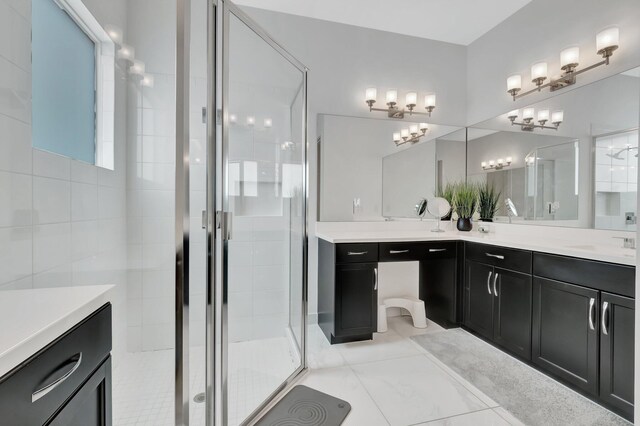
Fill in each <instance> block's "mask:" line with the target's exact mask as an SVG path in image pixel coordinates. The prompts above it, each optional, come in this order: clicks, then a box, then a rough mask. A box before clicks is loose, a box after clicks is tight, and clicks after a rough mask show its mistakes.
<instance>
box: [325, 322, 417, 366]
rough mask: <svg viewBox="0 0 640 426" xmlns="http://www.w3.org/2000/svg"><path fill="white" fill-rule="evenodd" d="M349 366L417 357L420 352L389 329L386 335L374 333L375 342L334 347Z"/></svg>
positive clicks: (367, 341) (368, 341) (369, 341)
mask: <svg viewBox="0 0 640 426" xmlns="http://www.w3.org/2000/svg"><path fill="white" fill-rule="evenodd" d="M334 346H336V347H337V348H338V350H339V351H340V354H341V355H342V357H343V358H344V359H345V361H346V362H347V364H351V365H354V364H361V363H364V362H373V361H382V360H385V359H393V358H402V357H408V356H411V355H417V354H419V353H420V351H419V350H418V349H417V348H416V346H415V345H413V344H412V343H411V342H410V341H409V340H408V339H405V338H404V337H402V336H401V335H399V334H398V333H396V332H395V331H393V330H391V329H389V330H388V331H387V332H385V333H374V334H373V340H365V341H362V342H353V343H344V344H341V345H334Z"/></svg>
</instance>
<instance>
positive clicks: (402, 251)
mask: <svg viewBox="0 0 640 426" xmlns="http://www.w3.org/2000/svg"><path fill="white" fill-rule="evenodd" d="M400 253H409V250H389V254H400Z"/></svg>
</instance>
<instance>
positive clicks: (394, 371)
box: [351, 355, 488, 425]
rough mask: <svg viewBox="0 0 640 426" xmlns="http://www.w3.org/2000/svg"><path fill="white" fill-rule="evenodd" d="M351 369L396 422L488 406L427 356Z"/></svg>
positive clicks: (384, 412)
mask: <svg viewBox="0 0 640 426" xmlns="http://www.w3.org/2000/svg"><path fill="white" fill-rule="evenodd" d="M351 368H352V369H353V371H354V372H355V373H356V375H357V376H358V378H359V379H360V381H361V382H362V384H363V385H364V387H365V388H366V389H367V391H368V392H369V394H370V395H371V396H372V398H373V400H374V401H375V402H376V404H377V405H378V407H379V408H380V410H381V411H382V413H383V414H384V416H385V417H386V419H387V420H388V421H389V422H390V423H391V424H392V425H411V424H416V423H419V422H427V421H431V420H436V419H443V418H446V417H450V416H455V415H459V414H464V413H469V412H472V411H478V410H482V409H485V408H488V407H487V406H486V405H485V404H483V403H482V402H481V401H480V400H479V399H478V398H477V397H476V396H474V395H473V394H472V393H471V392H469V391H468V390H467V389H466V388H465V387H464V386H462V385H461V384H460V383H459V382H458V381H456V380H455V379H454V378H453V377H451V376H449V375H448V374H447V373H445V372H444V371H443V370H442V369H441V368H440V367H438V366H437V365H435V364H434V363H433V362H431V361H430V360H429V359H427V358H426V357H425V356H423V355H419V356H414V357H410V358H402V359H392V360H386V361H380V362H372V363H367V364H359V365H353V366H352V367H351Z"/></svg>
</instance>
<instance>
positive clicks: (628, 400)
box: [600, 292, 635, 418]
mask: <svg viewBox="0 0 640 426" xmlns="http://www.w3.org/2000/svg"><path fill="white" fill-rule="evenodd" d="M600 301H601V306H602V312H601V313H600V315H601V316H602V321H601V326H602V329H601V334H600V398H601V399H602V400H603V401H605V402H606V403H607V404H608V405H610V406H612V407H616V408H618V409H619V410H620V412H622V413H625V414H626V415H627V418H632V416H633V371H634V370H633V367H634V356H633V354H634V342H635V300H634V299H631V298H629V297H623V296H618V295H615V294H610V293H606V292H602V293H601V297H600Z"/></svg>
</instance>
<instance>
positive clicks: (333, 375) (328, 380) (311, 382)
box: [300, 367, 389, 426]
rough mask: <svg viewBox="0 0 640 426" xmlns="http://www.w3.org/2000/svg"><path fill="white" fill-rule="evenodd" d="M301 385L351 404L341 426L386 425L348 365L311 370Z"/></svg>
mask: <svg viewBox="0 0 640 426" xmlns="http://www.w3.org/2000/svg"><path fill="white" fill-rule="evenodd" d="M300 384H301V385H305V386H309V387H310V388H313V389H316V390H319V391H321V392H325V393H327V394H329V395H332V396H335V397H336V398H340V399H344V400H345V401H347V402H348V403H349V404H351V412H350V413H349V415H348V416H347V418H346V419H345V422H344V423H343V426H363V425H367V426H377V425H388V424H389V423H388V422H387V421H386V419H385V418H384V416H383V415H382V413H381V412H380V410H379V409H378V407H377V406H376V404H375V402H374V401H373V399H371V396H370V395H369V394H368V393H367V390H366V389H365V388H364V386H362V383H360V381H359V380H358V378H357V377H356V375H355V373H354V372H353V371H352V370H351V369H350V368H349V367H337V368H325V369H322V370H312V371H311V372H310V373H309V374H307V375H306V376H305V377H304V378H303V379H302V381H301V382H300Z"/></svg>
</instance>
